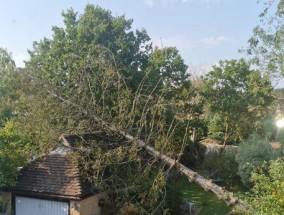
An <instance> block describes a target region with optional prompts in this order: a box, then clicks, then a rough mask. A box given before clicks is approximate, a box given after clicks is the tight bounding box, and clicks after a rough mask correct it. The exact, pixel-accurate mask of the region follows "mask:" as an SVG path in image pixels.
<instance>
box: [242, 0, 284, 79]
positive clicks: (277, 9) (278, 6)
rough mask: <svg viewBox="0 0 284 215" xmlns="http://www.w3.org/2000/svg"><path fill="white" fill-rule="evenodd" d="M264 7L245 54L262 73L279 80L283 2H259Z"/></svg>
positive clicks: (282, 64)
mask: <svg viewBox="0 0 284 215" xmlns="http://www.w3.org/2000/svg"><path fill="white" fill-rule="evenodd" d="M259 2H260V3H262V4H263V5H264V9H263V11H262V12H261V13H260V15H259V18H260V24H259V25H258V26H256V27H255V28H254V29H253V35H252V37H251V38H250V39H249V41H248V43H249V46H248V48H247V49H246V52H247V54H248V55H249V56H251V57H252V58H251V60H252V62H253V63H254V64H255V65H257V66H259V68H260V69H261V71H262V72H265V73H268V74H270V75H271V77H276V78H279V77H281V76H283V74H284V60H283V59H284V51H283V50H284V48H283V47H284V39H283V34H284V19H283V18H284V1H283V0H272V1H265V0H261V1H259Z"/></svg>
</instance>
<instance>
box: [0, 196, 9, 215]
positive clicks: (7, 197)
mask: <svg viewBox="0 0 284 215" xmlns="http://www.w3.org/2000/svg"><path fill="white" fill-rule="evenodd" d="M1 197H2V201H3V203H4V205H5V207H6V212H5V213H0V214H5V215H11V214H12V194H11V193H10V192H1Z"/></svg>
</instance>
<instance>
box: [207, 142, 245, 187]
mask: <svg viewBox="0 0 284 215" xmlns="http://www.w3.org/2000/svg"><path fill="white" fill-rule="evenodd" d="M236 154H237V149H236V148H233V147H229V146H227V147H226V148H225V150H224V151H222V152H221V151H220V149H216V150H212V151H209V152H208V153H207V155H206V156H205V158H204V163H203V168H204V169H205V171H207V172H208V175H209V176H210V175H211V177H212V178H213V179H216V178H220V179H222V180H223V183H224V184H225V185H226V186H233V185H236V184H238V183H239V181H240V178H239V176H238V175H237V168H238V164H237V162H236ZM213 173H215V174H213Z"/></svg>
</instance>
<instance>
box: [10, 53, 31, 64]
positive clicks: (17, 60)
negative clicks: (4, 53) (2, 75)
mask: <svg viewBox="0 0 284 215" xmlns="http://www.w3.org/2000/svg"><path fill="white" fill-rule="evenodd" d="M28 59H29V55H28V53H20V54H17V55H15V56H14V57H13V60H14V61H15V63H16V66H17V67H25V63H24V61H26V60H28Z"/></svg>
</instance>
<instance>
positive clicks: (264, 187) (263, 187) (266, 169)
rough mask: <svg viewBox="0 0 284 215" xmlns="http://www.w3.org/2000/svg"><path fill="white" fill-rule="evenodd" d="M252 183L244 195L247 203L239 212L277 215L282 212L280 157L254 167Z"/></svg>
mask: <svg viewBox="0 0 284 215" xmlns="http://www.w3.org/2000/svg"><path fill="white" fill-rule="evenodd" d="M251 180H252V182H253V184H254V186H253V188H252V189H251V191H250V192H249V193H248V195H247V196H246V197H245V201H246V203H247V204H248V205H249V208H247V209H246V210H245V211H244V210H241V209H240V212H239V213H240V214H245V215H252V214H256V215H260V214H269V215H270V214H271V215H278V214H283V213H284V162H283V160H281V159H278V160H274V161H270V162H269V163H265V164H264V165H262V166H259V167H258V168H256V169H255V170H254V171H253V173H252V176H251Z"/></svg>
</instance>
